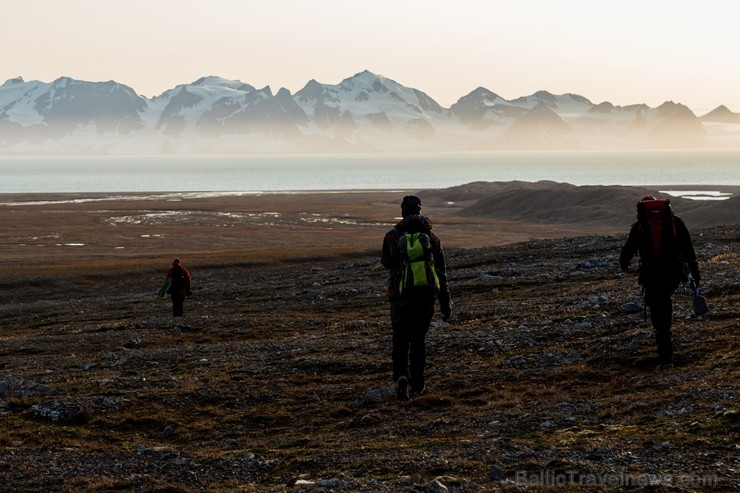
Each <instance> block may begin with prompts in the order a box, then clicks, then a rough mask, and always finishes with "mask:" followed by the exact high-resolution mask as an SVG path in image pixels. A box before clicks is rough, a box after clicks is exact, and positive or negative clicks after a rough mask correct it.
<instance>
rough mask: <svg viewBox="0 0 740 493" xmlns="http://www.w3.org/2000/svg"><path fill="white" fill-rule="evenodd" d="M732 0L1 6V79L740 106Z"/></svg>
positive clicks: (90, 1) (49, 1)
mask: <svg viewBox="0 0 740 493" xmlns="http://www.w3.org/2000/svg"><path fill="white" fill-rule="evenodd" d="M735 10H736V8H735V7H734V2H731V1H726V0H704V1H683V0H672V1H668V0H665V1H664V0H647V1H646V0H637V1H635V0H620V1H610V0H602V1H591V0H560V1H557V2H555V1H550V0H542V1H528V0H457V1H455V2H450V1H437V0H426V1H403V0H401V1H399V0H395V1H390V0H375V1H370V0H368V1H365V2H355V1H348V0H344V1H340V0H323V1H322V0H313V1H306V0H270V1H264V0H260V1H249V0H214V1H212V2H202V1H195V0H125V1H122V0H105V1H101V0H65V1H60V0H24V1H22V2H21V1H17V0H0V83H2V82H3V81H5V80H6V79H9V78H13V77H17V76H21V77H23V78H24V79H26V80H41V81H44V82H51V81H52V80H54V79H56V78H58V77H60V76H69V77H73V78H77V79H82V80H90V81H105V80H115V81H118V82H121V83H124V84H127V85H129V86H131V87H132V88H133V89H134V90H136V92H137V93H139V94H142V95H144V96H147V97H152V96H155V95H158V94H161V93H162V92H164V91H165V90H167V89H170V88H172V87H174V86H176V85H178V84H183V83H188V82H192V81H194V80H196V79H198V78H200V77H202V76H206V75H218V76H221V77H225V78H228V79H238V80H241V81H243V82H246V83H248V84H251V85H253V86H256V87H263V86H266V85H269V86H270V87H271V88H272V89H273V91H274V92H277V90H278V89H279V88H280V87H286V88H287V89H288V90H290V91H291V92H295V91H297V90H299V89H300V88H301V87H303V85H304V84H305V83H306V82H308V81H309V80H310V79H316V80H317V81H319V82H322V83H326V84H337V83H339V82H340V81H341V80H342V79H344V78H346V77H349V76H351V75H353V74H355V73H357V72H360V71H362V70H365V69H367V70H370V71H372V72H375V73H377V74H380V75H383V76H386V77H389V78H391V79H394V80H396V81H397V82H399V83H401V84H403V85H405V86H409V87H413V88H416V89H420V90H422V91H424V92H426V93H427V94H428V95H429V96H431V97H432V98H434V99H435V100H436V101H437V102H439V103H440V104H441V105H442V106H445V107H449V106H450V105H451V104H452V103H454V102H455V101H457V99H459V98H460V97H462V96H464V95H466V94H468V93H469V92H470V91H472V90H473V89H475V88H476V87H478V86H483V87H485V88H487V89H489V90H491V91H493V92H496V93H497V94H499V95H500V96H502V97H504V98H506V99H513V98H516V97H519V96H524V95H528V94H532V93H533V92H535V91H538V90H547V91H550V92H552V93H555V94H562V93H566V92H572V93H576V94H580V95H582V96H584V97H586V98H588V99H590V100H591V101H592V102H594V103H600V102H602V101H610V102H612V103H614V104H617V105H627V104H634V103H647V104H649V105H650V106H658V105H660V104H661V103H662V102H664V101H667V100H671V101H674V102H679V103H683V104H685V105H687V106H689V107H690V108H691V109H693V110H694V111H695V112H697V113H698V114H703V113H705V112H707V111H709V110H711V109H713V108H715V107H716V106H718V105H720V104H724V105H726V106H728V107H729V108H730V109H731V110H733V111H735V112H740V48H739V47H740V29H738V28H737V17H736V15H735Z"/></svg>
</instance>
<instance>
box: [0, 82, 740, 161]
mask: <svg viewBox="0 0 740 493" xmlns="http://www.w3.org/2000/svg"><path fill="white" fill-rule="evenodd" d="M655 147H658V148H666V147H669V148H679V147H680V148H693V147H720V148H727V147H734V148H740V114H738V113H733V112H732V111H730V110H729V109H728V108H726V107H724V106H720V107H718V108H716V109H715V110H713V111H711V112H710V113H708V114H706V115H703V116H701V117H699V116H697V115H695V114H694V113H693V112H692V111H691V110H690V109H689V108H688V107H686V106H684V105H682V104H680V103H674V102H666V103H663V104H662V105H660V106H658V107H657V108H651V107H649V106H647V105H645V104H633V105H629V106H615V105H613V104H611V103H609V102H601V103H598V104H595V103H592V102H591V101H589V100H588V99H586V98H585V97H583V96H579V95H576V94H562V95H555V94H551V93H549V92H546V91H539V92H536V93H534V94H532V95H529V96H524V97H520V98H517V99H514V100H506V99H504V98H502V97H500V96H498V95H497V94H495V93H493V92H491V91H489V90H488V89H485V88H482V87H479V88H477V89H475V90H474V91H472V92H471V93H470V94H467V95H465V96H463V97H461V98H460V99H459V100H458V101H457V102H456V103H455V104H453V105H452V106H451V107H450V108H443V107H442V106H440V105H439V104H438V103H437V102H436V101H435V100H434V99H432V98H431V97H429V96H428V95H427V94H425V93H424V92H422V91H421V90H418V89H413V88H409V87H405V86H403V85H401V84H399V83H397V82H395V81H393V80H391V79H388V78H386V77H383V76H380V75H377V74H374V73H372V72H369V71H364V72H361V73H358V74H356V75H353V76H352V77H348V78H347V79H345V80H343V81H342V82H340V83H339V84H336V85H331V84H322V83H319V82H317V81H315V80H311V81H309V82H308V83H307V84H306V85H305V87H303V88H302V89H301V90H299V91H297V92H296V93H295V94H291V93H290V92H289V91H288V90H287V89H280V90H279V91H277V93H274V94H273V92H272V90H271V89H270V87H264V88H262V89H257V88H255V87H253V86H251V85H249V84H247V83H244V82H240V81H235V80H227V79H223V78H220V77H204V78H201V79H198V80H197V81H195V82H192V83H190V84H183V85H179V86H177V87H175V88H174V89H170V90H168V91H165V92H164V93H163V94H161V95H159V96H156V97H154V98H152V99H147V98H144V97H142V96H140V95H138V94H137V93H136V91H135V90H134V89H132V88H130V87H128V86H125V85H123V84H119V83H116V82H113V81H110V82H87V81H80V80H74V79H70V78H68V77H62V78H59V79H57V80H55V81H53V82H50V83H45V82H39V81H28V82H27V81H24V80H23V79H22V78H20V77H19V78H16V79H10V80H8V81H6V82H5V83H4V84H3V85H2V86H0V153H1V154H24V153H70V154H74V153H115V154H119V153H120V154H124V153H259V152H357V151H369V152H372V151H377V152H388V151H398V152H405V151H452V150H455V151H460V150H471V151H478V150H497V149H620V148H631V149H645V148H655Z"/></svg>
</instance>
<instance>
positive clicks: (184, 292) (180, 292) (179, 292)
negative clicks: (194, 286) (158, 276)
mask: <svg viewBox="0 0 740 493" xmlns="http://www.w3.org/2000/svg"><path fill="white" fill-rule="evenodd" d="M175 265H176V264H174V263H173V264H172V267H170V268H169V269H168V270H167V274H166V276H165V279H170V278H171V277H172V271H173V270H174V268H175ZM177 265H179V266H180V268H181V269H182V275H183V277H184V278H185V282H184V283H182V285H180V286H178V287H177V288H175V290H174V291H170V294H174V295H176V296H189V295H190V294H192V293H191V292H190V281H191V278H190V272H188V270H187V269H186V268H185V266H184V265H181V264H177Z"/></svg>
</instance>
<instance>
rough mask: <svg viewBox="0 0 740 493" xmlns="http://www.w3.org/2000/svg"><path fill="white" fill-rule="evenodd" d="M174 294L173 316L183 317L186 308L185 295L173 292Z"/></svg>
mask: <svg viewBox="0 0 740 493" xmlns="http://www.w3.org/2000/svg"><path fill="white" fill-rule="evenodd" d="M171 296H172V316H173V317H182V314H183V311H184V309H185V296H182V295H179V294H173V295H171Z"/></svg>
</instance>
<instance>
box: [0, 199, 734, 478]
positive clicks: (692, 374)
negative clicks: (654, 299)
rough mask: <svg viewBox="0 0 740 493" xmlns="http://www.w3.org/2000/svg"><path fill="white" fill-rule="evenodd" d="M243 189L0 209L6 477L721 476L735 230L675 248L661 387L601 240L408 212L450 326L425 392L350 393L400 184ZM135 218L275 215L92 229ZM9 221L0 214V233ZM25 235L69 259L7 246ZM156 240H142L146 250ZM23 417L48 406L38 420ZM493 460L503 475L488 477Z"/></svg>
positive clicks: (356, 389) (0, 467) (367, 335)
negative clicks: (373, 190)
mask: <svg viewBox="0 0 740 493" xmlns="http://www.w3.org/2000/svg"><path fill="white" fill-rule="evenodd" d="M267 198H269V200H267V201H266V202H262V200H265V198H258V197H251V198H245V199H237V198H229V199H193V201H189V200H186V201H183V202H178V203H174V204H173V203H167V204H157V203H156V202H154V203H153V202H150V201H140V202H135V203H120V202H113V203H105V204H104V205H101V204H100V203H95V205H94V207H88V206H81V205H58V206H55V207H56V208H57V209H58V211H59V214H61V215H63V216H64V217H67V218H68V219H67V220H65V221H52V220H50V219H49V216H50V214H41V213H40V211H42V210H45V209H43V207H42V208H41V209H37V208H36V207H37V206H28V207H25V206H24V207H23V208H22V209H23V210H24V211H26V212H27V213H28V215H27V216H26V217H25V218H24V222H23V223H20V224H21V225H16V226H15V229H13V230H12V231H8V230H6V231H3V232H2V233H0V236H2V238H1V242H0V245H1V246H2V249H3V250H2V252H0V253H2V256H1V258H0V264H1V265H2V267H3V269H5V270H6V271H7V272H8V273H9V275H8V276H5V278H4V279H3V280H2V281H0V290H1V291H2V297H3V298H2V301H0V311H1V313H0V315H1V316H2V319H1V320H2V321H1V322H0V324H2V331H1V332H0V371H1V372H2V373H1V375H2V377H1V378H0V382H2V381H5V382H15V384H14V385H11V386H10V387H8V386H6V387H5V388H6V389H7V390H6V393H5V395H0V400H2V401H3V402H5V403H6V404H7V408H5V409H6V410H7V413H4V415H3V416H2V417H0V419H2V420H3V428H2V432H0V475H2V476H3V477H4V479H5V481H6V483H5V484H6V487H7V488H9V489H10V490H13V489H15V490H18V491H247V492H282V491H298V490H299V489H300V488H299V487H296V486H293V485H295V482H296V480H298V479H307V480H311V481H314V482H318V481H319V480H321V479H338V480H339V481H340V485H341V486H340V487H339V488H331V487H321V486H319V485H318V483H317V484H316V485H315V486H314V491H329V490H331V489H335V490H342V491H419V490H425V489H427V488H428V486H429V482H430V481H431V480H432V479H434V478H436V477H440V478H441V479H440V480H441V481H442V482H443V483H444V484H445V485H447V486H448V488H449V489H450V491H465V492H473V491H475V492H478V491H487V490H495V489H504V490H517V489H523V488H520V487H521V486H522V485H517V484H515V480H516V479H517V476H516V475H517V473H518V472H521V471H524V472H527V473H529V474H536V473H538V472H539V471H555V472H564V471H569V470H575V471H578V472H579V474H581V475H586V474H590V473H604V472H622V473H625V474H628V473H629V474H635V475H639V474H659V473H660V474H663V473H673V474H677V475H678V474H692V475H695V476H697V477H710V476H712V475H715V476H716V477H717V478H718V480H719V481H720V486H721V487H722V488H729V487H732V486H733V484H734V483H733V481H735V480H736V479H733V478H736V475H735V472H733V471H736V467H735V466H733V464H737V462H736V459H735V455H736V450H735V447H736V443H737V432H738V421H737V388H736V382H737V377H738V376H740V375H739V373H740V369H739V368H740V358H738V342H737V337H736V336H737V318H738V310H737V307H738V306H740V304H739V303H738V301H740V300H738V297H739V295H740V289H739V288H738V283H737V274H738V265H740V261H739V259H738V254H737V251H738V250H737V243H738V237H739V236H740V234H739V232H738V229H737V227H725V228H715V229H711V230H706V231H703V232H702V233H703V234H702V235H701V236H697V249H698V251H699V252H701V255H702V266H703V268H704V269H705V279H707V281H706V287H705V294H706V295H707V297H708V298H709V300H710V304H711V305H712V307H713V310H714V311H713V314H712V316H711V317H710V318H709V319H707V320H704V321H701V322H698V321H696V320H693V319H691V318H689V314H690V311H689V309H688V304H687V303H688V298H686V297H685V295H681V296H683V297H678V298H677V302H676V330H675V333H676V356H677V362H678V366H677V368H676V369H675V370H674V371H672V372H667V373H660V372H656V371H655V370H654V366H655V358H654V348H653V341H652V338H651V331H650V328H649V326H647V325H646V324H645V322H644V321H643V319H642V314H641V313H638V314H634V315H620V313H619V308H620V306H621V304H623V303H625V302H627V301H633V300H635V299H636V298H639V292H637V291H636V289H635V285H634V279H633V278H632V277H631V276H629V275H624V274H619V273H618V272H617V271H616V265H612V262H614V261H615V255H616V251H617V250H618V248H619V246H620V243H621V241H622V239H623V238H622V237H621V235H617V236H593V235H592V233H594V231H591V230H586V231H581V232H580V234H579V235H578V236H577V237H575V238H566V239H559V240H556V241H543V240H540V241H530V242H527V243H517V244H508V242H507V240H510V239H512V238H516V239H519V238H524V239H531V238H539V237H540V235H541V237H547V236H548V234H549V235H554V236H556V237H557V235H559V234H561V233H562V231H561V230H551V231H549V232H548V230H547V228H546V226H543V225H536V224H535V225H532V224H523V225H519V226H518V227H515V225H511V226H512V227H511V229H509V230H507V229H506V228H504V224H505V221H501V220H498V219H485V218H483V219H480V220H475V221H474V220H471V219H469V218H459V217H456V216H455V215H454V213H455V210H450V209H449V208H445V207H446V206H444V205H443V204H442V205H438V206H435V205H434V203H433V201H432V200H429V201H428V202H425V204H426V203H430V205H429V209H431V212H430V214H431V215H432V216H433V218H434V217H439V218H440V219H439V220H438V221H435V224H436V228H437V229H438V232H439V234H440V235H441V236H442V239H443V242H444V244H445V246H446V247H447V249H448V254H449V264H450V273H451V285H452V292H453V300H454V301H455V307H454V316H453V319H452V323H450V324H445V323H442V322H441V321H439V320H437V321H435V323H434V326H433V328H432V330H431V331H430V334H429V357H428V383H429V391H428V393H427V394H425V395H423V396H421V397H420V398H416V399H413V400H412V401H410V402H409V403H407V404H399V403H398V402H397V401H396V400H395V399H394V398H392V397H391V398H385V399H381V400H380V401H378V402H370V403H366V404H362V405H358V402H359V401H360V399H361V398H362V397H363V396H364V395H365V394H366V393H367V392H368V391H371V390H377V389H382V388H384V387H386V386H388V385H389V372H390V368H389V366H390V347H389V343H390V334H389V327H388V326H389V323H388V313H387V306H386V303H385V301H384V298H383V289H384V288H383V286H384V279H385V273H384V271H383V269H382V268H380V267H379V266H378V250H379V248H380V241H381V239H382V235H383V234H384V232H385V230H386V229H387V228H388V227H389V226H390V225H391V224H392V222H393V221H392V219H390V220H389V219H388V218H392V217H393V216H394V215H395V214H396V213H397V202H398V194H367V195H361V194H360V195H354V194H353V195H351V196H349V197H347V196H344V197H342V196H341V195H339V194H337V195H331V196H320V195H310V196H307V197H303V198H302V200H301V201H299V202H296V200H295V197H293V198H290V197H282V196H274V197H267ZM265 204H267V205H265ZM158 207H159V208H161V209H162V210H165V209H166V210H170V209H174V208H179V209H181V210H183V211H185V210H187V211H192V210H197V211H201V214H202V216H203V217H210V218H214V217H220V216H216V215H215V214H216V213H218V212H223V211H228V212H240V213H252V212H257V211H260V210H261V211H262V212H265V211H277V212H280V213H281V214H283V216H282V220H281V222H280V223H279V224H274V225H270V226H265V225H264V224H255V223H252V222H249V220H246V219H244V220H240V221H241V222H239V223H238V224H235V225H233V226H230V227H229V228H227V229H226V233H224V229H223V228H224V227H223V223H210V225H209V223H207V221H206V222H204V223H196V224H193V223H190V222H188V221H185V222H184V223H178V224H171V225H166V226H165V225H156V227H153V226H151V225H126V226H122V225H119V226H116V227H112V226H110V224H108V223H107V222H106V221H107V219H106V218H110V217H117V216H118V215H131V214H133V213H136V211H142V210H152V209H156V208H158ZM65 211H66V212H65ZM445 211H446V213H445ZM206 213H208V214H210V215H207V214H206ZM303 213H311V214H314V213H315V214H323V215H324V217H329V218H334V219H346V218H347V216H346V214H349V215H350V217H351V218H352V219H353V221H355V223H354V224H344V223H343V222H331V223H329V225H326V224H325V223H321V224H317V223H315V222H311V223H307V222H305V221H302V220H301V217H302V216H301V214H303ZM10 214H11V213H10V212H9V211H8V210H7V209H2V208H0V216H2V217H0V219H2V220H3V221H5V220H6V219H8V218H9V217H10ZM12 214H19V212H13V213H12ZM34 218H36V219H34ZM204 221H205V220H204ZM358 224H359V225H361V226H358ZM474 225H475V226H474ZM46 228H51V229H52V230H53V231H55V232H56V233H58V234H59V235H60V238H59V239H58V240H54V241H55V242H57V241H58V242H61V243H64V242H74V241H73V239H76V238H82V239H83V240H84V241H82V240H80V242H82V243H85V245H86V246H85V247H69V248H68V249H67V248H62V247H57V246H56V244H51V242H48V243H44V242H40V243H37V244H33V245H32V246H21V243H24V244H29V243H30V242H29V240H28V239H27V238H30V237H32V236H35V235H37V234H40V232H41V231H42V230H45V229H46ZM111 229H114V230H115V235H112V234H109V232H110V231H111ZM467 231H473V233H470V234H469V235H467V236H466V232H467ZM492 231H495V232H496V234H495V235H493V236H491V232H492ZM101 232H102V233H105V234H101ZM154 232H156V234H164V237H159V238H158V239H156V240H154V241H151V242H148V241H144V239H143V238H142V235H146V234H152V233H154ZM499 232H500V233H499ZM21 238H25V240H23V241H21V240H20V239H21ZM149 239H152V238H151V237H150V238H149ZM327 239H330V240H331V241H328V243H329V245H330V246H328V247H327V246H326V244H327ZM497 242H501V243H502V244H501V245H498V246H496V245H493V244H495V243H497ZM504 243H507V244H504ZM116 245H124V246H125V248H124V249H123V250H117V249H115V246H116ZM172 245H180V246H179V247H177V248H176V249H175V248H173V247H172ZM368 245H376V246H375V247H372V248H371V247H368ZM462 245H465V246H468V247H471V246H475V247H477V248H468V249H461V248H459V247H460V246H462ZM174 255H180V256H181V257H182V258H183V260H184V262H185V263H186V265H187V266H188V267H189V268H191V270H192V272H193V276H194V279H195V283H194V295H193V296H192V297H191V298H189V299H188V300H187V301H186V308H185V310H186V316H185V317H184V318H183V319H172V317H171V316H170V315H169V313H170V306H169V302H168V300H161V299H158V298H156V297H155V296H154V291H155V290H156V289H157V288H158V285H159V283H160V281H161V280H162V277H163V275H164V269H165V268H166V267H167V265H168V264H169V261H170V259H171V257H172V256H174ZM589 261H590V262H591V263H593V264H594V265H595V266H594V267H590V268H588V267H584V265H585V264H586V263H587V262H589ZM577 271H580V272H581V273H580V274H578V275H574V272H577ZM112 273H113V274H112ZM482 273H484V274H486V276H488V277H486V276H482V275H481V274H482ZM594 295H603V296H604V297H605V298H604V299H603V300H601V301H598V302H596V301H589V298H590V297H592V296H594ZM677 296H679V295H677ZM583 323H588V324H590V325H582V326H581V325H579V324H583ZM19 382H22V383H19ZM34 406H41V408H43V409H61V410H65V409H68V410H69V414H67V415H65V416H64V417H62V418H61V419H59V420H52V419H49V418H48V417H43V416H40V415H39V414H38V412H36V411H34V409H35V408H34ZM2 409H3V408H0V410H2ZM37 409H38V408H37ZM717 464H723V466H721V467H720V466H718V465H717ZM494 466H495V467H496V468H498V469H500V470H501V471H502V472H503V473H504V475H505V476H506V477H507V479H508V480H509V483H503V484H502V483H501V482H500V481H499V480H495V479H491V478H490V477H489V475H490V474H491V473H492V471H493V468H494ZM529 486H530V487H529V488H527V490H528V491H550V490H551V488H550V487H547V486H542V487H540V486H537V485H529ZM570 486H571V487H569V488H568V489H569V490H582V491H595V490H599V489H605V488H598V487H597V488H594V487H593V486H585V487H580V486H579V485H570ZM606 489H609V488H606ZM646 489H647V490H650V491H676V490H681V488H679V487H676V486H675V485H662V486H651V487H648V488H646ZM684 489H686V488H684Z"/></svg>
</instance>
